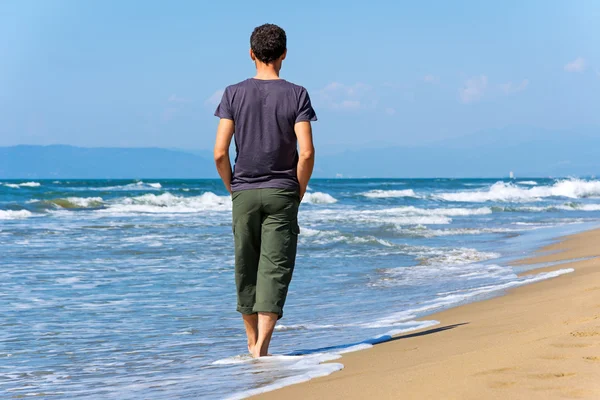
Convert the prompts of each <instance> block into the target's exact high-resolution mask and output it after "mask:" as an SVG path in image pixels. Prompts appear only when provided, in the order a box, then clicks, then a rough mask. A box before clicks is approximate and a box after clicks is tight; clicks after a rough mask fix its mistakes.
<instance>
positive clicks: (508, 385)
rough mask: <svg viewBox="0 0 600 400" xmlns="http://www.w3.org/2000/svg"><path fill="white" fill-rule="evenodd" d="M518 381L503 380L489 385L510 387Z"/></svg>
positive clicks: (497, 387)
mask: <svg viewBox="0 0 600 400" xmlns="http://www.w3.org/2000/svg"><path fill="white" fill-rule="evenodd" d="M516 383H517V382H514V381H507V382H503V381H498V382H491V383H490V384H489V386H490V387H491V388H492V389H502V388H509V387H511V386H514V385H515V384H516Z"/></svg>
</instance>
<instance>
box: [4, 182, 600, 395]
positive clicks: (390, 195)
mask: <svg viewBox="0 0 600 400" xmlns="http://www.w3.org/2000/svg"><path fill="white" fill-rule="evenodd" d="M309 186H310V190H309V191H308V193H307V194H306V196H305V198H304V201H303V203H302V204H301V206H300V215H299V222H300V229H301V232H300V236H299V248H298V258H297V262H296V269H295V272H294V278H293V280H292V284H291V287H290V291H289V294H288V300H287V303H286V307H285V315H284V317H283V319H281V320H280V321H279V323H278V326H277V328H276V332H275V334H274V338H273V341H272V345H271V348H270V352H271V353H273V354H274V355H275V356H273V357H267V358H264V359H260V360H252V359H251V358H250V357H249V356H248V355H247V354H246V352H247V350H246V340H245V333H244V329H243V325H242V321H241V318H240V315H239V314H238V313H237V312H236V311H235V306H236V301H235V287H234V281H233V279H234V278H233V276H234V275H233V238H232V234H231V202H230V199H229V196H228V195H227V193H226V191H225V190H224V188H223V186H222V184H221V182H220V181H217V180H163V179H161V180H154V179H144V180H74V179H69V180H52V179H50V180H35V181H31V180H29V181H28V180H10V181H8V180H0V261H1V263H0V315H1V317H0V326H1V328H0V393H3V395H2V396H1V397H5V398H22V397H29V396H39V397H41V398H57V399H71V398H98V399H142V398H143V399H165V398H169V399H173V398H178V399H221V398H243V397H245V396H248V395H251V394H257V393H261V392H264V391H266V390H271V389H274V388H277V387H282V386H285V385H289V384H292V383H296V382H301V381H304V380H308V379H311V378H313V377H317V376H323V375H327V374H329V373H332V372H334V371H336V370H338V369H340V368H342V365H341V364H339V363H336V362H333V363H327V364H320V362H322V361H324V360H335V359H338V358H340V354H342V353H343V352H347V351H359V350H361V349H365V348H368V347H370V346H372V345H373V344H374V343H377V342H380V341H384V340H386V339H388V338H389V337H390V335H393V334H397V333H402V332H410V331H412V330H415V329H419V328H427V327H436V326H440V325H439V322H438V321H434V320H431V319H430V318H428V315H430V314H432V313H434V312H436V311H439V310H442V309H445V308H449V307H454V306H457V305H460V304H463V303H466V302H472V301H476V300H481V299H484V298H489V297H492V296H499V295H502V294H503V293H504V292H505V291H506V290H507V289H509V288H513V287H516V286H519V285H524V284H528V283H531V282H535V281H539V280H543V279H550V278H553V277H555V276H558V275H561V274H566V273H570V272H572V269H569V268H561V267H560V266H558V267H557V268H558V270H557V271H555V272H552V273H539V274H536V275H532V276H527V277H519V276H518V275H517V274H518V273H519V272H521V271H524V270H527V269H532V268H533V267H534V266H520V267H518V268H516V267H511V266H510V265H509V263H510V261H512V260H515V259H517V258H520V257H524V256H526V255H527V254H529V253H530V252H531V251H532V250H533V249H535V248H537V247H539V246H541V245H544V244H547V243H550V242H551V241H552V240H553V238H555V237H556V236H558V235H562V234H567V233H574V232H578V231H581V230H584V229H589V228H591V227H596V226H598V225H600V181H599V180H595V179H576V178H565V179H539V178H528V179H357V180H352V179H314V180H312V181H311V182H310V185H309Z"/></svg>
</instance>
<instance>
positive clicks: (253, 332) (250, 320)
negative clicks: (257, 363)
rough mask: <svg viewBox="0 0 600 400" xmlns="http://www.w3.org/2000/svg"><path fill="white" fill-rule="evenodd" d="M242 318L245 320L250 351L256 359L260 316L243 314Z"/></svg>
mask: <svg viewBox="0 0 600 400" xmlns="http://www.w3.org/2000/svg"><path fill="white" fill-rule="evenodd" d="M242 318H244V327H245V328H246V336H247V337H248V351H249V352H250V354H252V356H253V357H254V348H255V347H256V341H257V340H258V315H257V314H256V313H254V314H242Z"/></svg>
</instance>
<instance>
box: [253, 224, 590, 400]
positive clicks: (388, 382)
mask: <svg viewBox="0 0 600 400" xmlns="http://www.w3.org/2000/svg"><path fill="white" fill-rule="evenodd" d="M598 255H600V230H594V231H589V232H583V233H579V234H576V235H573V236H568V237H566V238H564V240H563V241H561V242H559V243H556V244H553V245H550V246H548V247H546V248H543V249H541V250H540V252H538V253H537V254H535V255H534V257H532V258H529V259H525V260H522V261H521V263H524V264H534V263H545V262H551V261H559V260H574V259H578V258H582V257H595V256H598ZM562 268H574V269H575V272H573V273H570V274H566V275H562V276H560V277H558V278H553V279H549V280H545V281H542V282H538V283H534V284H531V285H527V286H523V287H519V288H516V289H512V290H510V291H509V292H508V294H506V295H505V296H502V297H496V298H493V299H489V300H485V301H481V302H477V303H472V304H467V305H463V306H460V307H457V308H454V309H450V310H447V311H443V312H440V313H437V314H434V315H430V316H427V318H426V319H428V320H430V319H435V320H437V321H440V325H438V326H436V327H433V328H429V329H426V330H422V331H417V332H415V333H411V334H407V335H402V336H398V337H395V338H393V339H392V340H391V341H389V342H386V343H382V344H379V345H376V346H374V347H373V348H372V349H368V350H363V351H358V352H354V353H349V354H345V355H344V356H343V357H342V358H341V359H339V360H336V361H334V362H341V363H342V364H344V369H343V370H342V371H340V372H335V373H333V374H332V375H329V376H327V377H323V378H318V379H313V380H311V381H309V382H306V383H301V384H297V385H292V386H288V387H285V388H283V389H279V390H276V391H273V392H269V393H264V394H261V395H259V396H256V397H255V398H260V399H286V400H294V399H503V400H505V399H571V398H572V399H597V400H598V399H600V258H591V259H588V260H583V261H576V262H568V263H566V264H560V265H556V266H553V267H549V268H543V269H538V270H534V271H529V272H528V274H531V273H536V272H539V271H551V270H556V269H562Z"/></svg>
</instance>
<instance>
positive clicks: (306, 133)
mask: <svg viewBox="0 0 600 400" xmlns="http://www.w3.org/2000/svg"><path fill="white" fill-rule="evenodd" d="M294 132H296V137H297V138H298V146H299V147H300V149H299V150H300V151H299V152H298V169H297V174H298V183H300V199H302V198H303V197H304V193H306V188H307V186H308V181H309V180H310V176H311V175H312V172H313V168H314V166H315V147H314V145H313V138H312V127H311V126H310V122H309V121H301V122H298V123H296V124H295V125H294Z"/></svg>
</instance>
